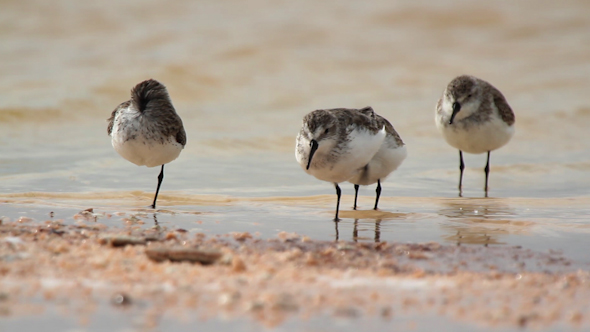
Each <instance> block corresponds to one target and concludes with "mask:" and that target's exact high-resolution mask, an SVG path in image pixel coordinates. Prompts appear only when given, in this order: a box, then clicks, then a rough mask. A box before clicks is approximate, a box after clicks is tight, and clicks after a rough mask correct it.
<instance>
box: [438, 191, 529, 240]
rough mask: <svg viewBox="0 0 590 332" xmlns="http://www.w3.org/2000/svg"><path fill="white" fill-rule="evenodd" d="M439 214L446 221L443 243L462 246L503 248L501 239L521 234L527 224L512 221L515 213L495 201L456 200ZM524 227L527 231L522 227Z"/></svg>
mask: <svg viewBox="0 0 590 332" xmlns="http://www.w3.org/2000/svg"><path fill="white" fill-rule="evenodd" d="M444 205H445V207H444V208H441V209H440V210H439V211H438V214H439V215H441V216H443V217H445V218H447V219H448V222H446V223H443V224H442V225H441V228H443V229H446V230H447V231H446V232H445V233H447V235H444V236H443V239H444V240H446V241H449V242H453V243H457V244H458V245H460V244H482V245H486V246H487V245H489V244H502V243H504V242H502V241H501V240H500V239H501V237H502V236H505V235H508V234H511V233H518V232H522V231H523V230H525V229H526V226H528V225H529V223H528V222H522V221H518V220H513V219H512V218H513V217H514V216H515V213H514V211H513V210H512V209H511V208H510V207H509V206H508V205H506V204H502V203H501V202H498V201H497V200H496V199H494V200H489V199H453V200H448V201H445V202H444ZM523 226H524V227H523Z"/></svg>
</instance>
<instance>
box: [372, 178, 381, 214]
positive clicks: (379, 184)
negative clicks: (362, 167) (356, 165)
mask: <svg viewBox="0 0 590 332" xmlns="http://www.w3.org/2000/svg"><path fill="white" fill-rule="evenodd" d="M375 192H376V193H377V198H375V207H374V208H373V210H377V205H379V197H381V180H377V189H375Z"/></svg>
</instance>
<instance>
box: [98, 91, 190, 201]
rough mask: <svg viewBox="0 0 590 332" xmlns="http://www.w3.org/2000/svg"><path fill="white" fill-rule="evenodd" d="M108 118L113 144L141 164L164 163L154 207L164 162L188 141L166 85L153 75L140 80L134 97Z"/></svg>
mask: <svg viewBox="0 0 590 332" xmlns="http://www.w3.org/2000/svg"><path fill="white" fill-rule="evenodd" d="M108 122H109V125H108V128H107V132H108V134H109V135H110V136H111V143H112V144H113V148H115V151H117V153H119V154H120V155H121V156H122V157H123V158H125V159H127V160H129V161H130V162H132V163H134V164H136V165H138V166H144V165H145V166H147V167H155V166H160V165H161V166H162V168H161V170H160V175H158V186H157V187H156V194H155V196H154V202H153V203H152V205H151V208H152V209H155V208H156V201H157V199H158V193H159V191H160V186H161V185H162V180H163V179H164V165H165V164H167V163H169V162H171V161H173V160H174V159H176V158H178V156H179V155H180V152H181V151H182V149H183V148H184V146H185V145H186V133H185V131H184V127H183V125H182V120H181V119H180V117H179V116H178V114H176V111H175V110H174V106H172V101H171V100H170V96H169V95H168V91H167V90H166V87H165V86H164V85H163V84H161V83H160V82H158V81H156V80H153V79H150V80H147V81H143V82H141V83H139V84H137V85H136V86H135V87H134V88H133V89H132V90H131V99H130V100H128V101H126V102H124V103H121V104H120V105H119V106H117V108H116V109H115V110H114V111H113V112H112V114H111V117H110V118H109V119H108Z"/></svg>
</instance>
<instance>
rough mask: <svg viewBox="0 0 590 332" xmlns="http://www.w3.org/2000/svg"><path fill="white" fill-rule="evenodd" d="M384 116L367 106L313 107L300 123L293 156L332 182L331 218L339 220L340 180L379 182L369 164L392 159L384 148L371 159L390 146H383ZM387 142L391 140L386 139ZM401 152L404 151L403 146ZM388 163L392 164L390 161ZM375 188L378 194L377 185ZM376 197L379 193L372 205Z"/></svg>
mask: <svg viewBox="0 0 590 332" xmlns="http://www.w3.org/2000/svg"><path fill="white" fill-rule="evenodd" d="M384 120H385V119H383V118H382V117H380V116H378V115H377V114H375V112H374V111H373V109H372V108H370V107H365V108H363V109H360V110H359V109H347V108H336V109H325V110H316V111H313V112H311V113H309V114H307V115H306V116H305V117H304V118H303V125H302V127H301V130H300V132H299V134H298V135H297V140H296V147H295V157H296V159H297V161H298V162H299V164H300V165H301V167H302V168H303V169H304V170H305V172H307V173H308V174H310V175H313V176H315V177H316V178H318V179H319V180H323V181H328V182H331V183H333V184H334V187H335V188H336V196H337V202H336V213H335V216H334V221H338V220H339V219H338V211H339V209H340V197H341V193H342V192H341V190H340V187H339V186H338V184H339V183H341V182H344V181H349V180H351V181H352V182H353V183H354V184H365V183H367V184H371V183H375V182H378V183H379V182H380V181H379V179H380V177H376V176H377V175H374V174H376V173H375V172H373V169H372V167H373V166H374V167H375V168H379V167H382V163H383V162H384V161H383V160H380V158H383V159H384V160H385V159H391V158H390V155H389V153H388V152H387V151H385V152H384V155H383V156H382V157H379V158H377V159H376V160H375V161H374V162H373V163H372V164H370V163H371V162H372V159H373V158H374V157H375V155H376V154H377V153H378V152H379V151H380V150H381V149H388V148H389V145H388V143H385V144H386V145H385V147H384V141H385V140H386V137H387V136H388V129H387V123H386V121H384ZM391 129H393V127H391ZM393 132H395V131H393ZM393 132H392V133H393ZM392 135H393V134H392ZM394 136H395V135H394ZM398 138H399V137H398ZM393 141H394V142H396V139H395V138H393ZM400 141H401V139H400ZM388 142H391V141H389V140H388ZM395 144H397V142H396V143H395ZM401 144H403V143H401ZM400 154H405V150H404V153H400ZM404 157H405V155H404ZM396 159H397V158H396ZM401 159H402V160H403V158H401ZM399 162H400V163H401V161H399ZM398 165H399V164H398ZM387 167H388V168H391V166H390V165H388V166H387ZM395 167H397V166H395ZM375 171H377V170H375ZM379 173H380V174H384V173H383V172H379ZM387 174H389V173H387ZM357 176H358V177H357ZM363 176H365V177H366V178H364V177H363ZM384 176H385V175H384ZM355 177H357V178H355ZM369 178H370V179H369ZM371 180H372V182H371ZM354 181H357V182H358V183H357V182H354ZM379 184H380V183H379ZM377 190H378V195H379V192H380V185H379V186H378V189H377ZM378 200H379V196H377V200H376V204H375V205H377V203H378ZM355 206H356V204H355Z"/></svg>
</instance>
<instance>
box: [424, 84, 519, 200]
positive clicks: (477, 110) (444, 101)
mask: <svg viewBox="0 0 590 332" xmlns="http://www.w3.org/2000/svg"><path fill="white" fill-rule="evenodd" d="M435 122H436V126H437V127H438V129H439V130H440V131H441V132H442V133H443V136H444V138H445V139H446V141H447V143H449V144H450V145H451V146H453V147H455V148H457V149H459V170H460V176H459V195H461V194H462V183H463V169H465V163H464V162H463V151H465V152H467V153H474V154H480V153H485V152H487V153H488V157H487V162H486V167H485V168H484V171H485V175H486V183H485V194H486V197H487V194H488V178H489V174H490V152H491V151H493V150H496V149H498V148H500V147H502V146H504V145H505V144H506V143H508V141H509V140H510V138H512V135H514V113H513V112H512V109H511V108H510V106H509V105H508V102H507V101H506V98H504V96H503V95H502V93H501V92H500V91H499V90H498V89H496V88H495V87H493V86H492V85H491V84H490V83H488V82H486V81H484V80H481V79H479V78H477V77H473V76H468V75H463V76H458V77H456V78H454V79H453V80H452V81H451V82H450V83H449V84H448V85H447V88H446V89H445V91H444V93H443V95H442V97H441V98H440V99H439V100H438V103H437V104H436V112H435Z"/></svg>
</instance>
